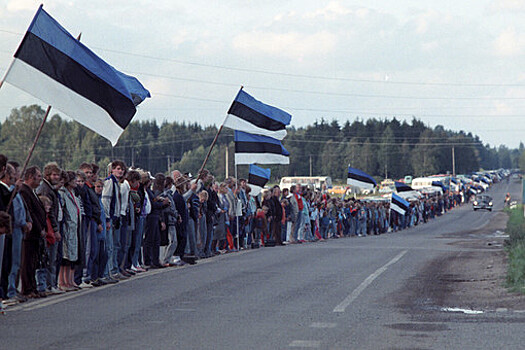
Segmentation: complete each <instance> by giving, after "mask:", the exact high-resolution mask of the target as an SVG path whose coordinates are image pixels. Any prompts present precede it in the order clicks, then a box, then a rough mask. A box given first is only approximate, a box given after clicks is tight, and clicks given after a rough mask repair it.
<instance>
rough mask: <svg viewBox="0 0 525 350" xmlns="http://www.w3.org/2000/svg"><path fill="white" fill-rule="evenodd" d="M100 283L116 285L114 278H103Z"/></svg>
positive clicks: (116, 281)
mask: <svg viewBox="0 0 525 350" xmlns="http://www.w3.org/2000/svg"><path fill="white" fill-rule="evenodd" d="M101 281H102V282H104V283H106V284H115V283H118V280H116V279H114V278H111V277H109V276H108V277H104V278H102V279H101Z"/></svg>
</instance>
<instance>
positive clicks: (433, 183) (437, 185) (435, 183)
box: [432, 181, 448, 192]
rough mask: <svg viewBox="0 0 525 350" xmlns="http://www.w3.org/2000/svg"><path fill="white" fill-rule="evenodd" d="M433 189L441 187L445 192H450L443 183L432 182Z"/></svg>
mask: <svg viewBox="0 0 525 350" xmlns="http://www.w3.org/2000/svg"><path fill="white" fill-rule="evenodd" d="M432 187H439V188H441V190H442V191H443V192H445V191H446V190H448V188H447V186H445V185H443V182H441V181H432Z"/></svg>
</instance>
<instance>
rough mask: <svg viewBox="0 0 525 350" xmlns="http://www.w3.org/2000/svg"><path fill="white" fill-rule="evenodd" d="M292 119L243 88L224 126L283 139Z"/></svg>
mask: <svg viewBox="0 0 525 350" xmlns="http://www.w3.org/2000/svg"><path fill="white" fill-rule="evenodd" d="M291 120H292V116H291V115H290V114H288V113H286V112H285V111H283V110H281V109H279V108H276V107H272V106H269V105H267V104H264V103H262V102H260V101H257V100H256V99H254V98H253V97H252V96H250V95H248V94H247V93H246V92H244V91H243V90H242V89H241V90H240V91H239V93H238V94H237V97H235V100H234V101H233V103H232V105H231V107H230V109H229V110H228V116H227V117H226V119H225V121H224V126H226V127H228V128H231V129H234V130H240V131H244V132H248V133H250V134H257V135H264V136H269V137H272V138H274V139H278V140H282V139H284V137H285V136H286V125H290V121H291ZM251 163H253V162H251Z"/></svg>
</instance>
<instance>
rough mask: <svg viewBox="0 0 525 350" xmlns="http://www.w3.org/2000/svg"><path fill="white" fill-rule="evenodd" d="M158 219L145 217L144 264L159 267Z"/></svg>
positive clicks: (153, 216)
mask: <svg viewBox="0 0 525 350" xmlns="http://www.w3.org/2000/svg"><path fill="white" fill-rule="evenodd" d="M159 251H160V217H159V216H158V215H151V214H150V215H148V216H147V217H146V233H145V235H144V264H146V265H160V262H159Z"/></svg>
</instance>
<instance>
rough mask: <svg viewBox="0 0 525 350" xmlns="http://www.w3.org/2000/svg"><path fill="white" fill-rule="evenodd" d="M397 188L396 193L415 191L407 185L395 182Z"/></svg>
mask: <svg viewBox="0 0 525 350" xmlns="http://www.w3.org/2000/svg"><path fill="white" fill-rule="evenodd" d="M394 184H395V187H396V192H408V191H413V189H412V187H410V186H408V185H407V184H406V183H403V182H399V181H396V182H394Z"/></svg>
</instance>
